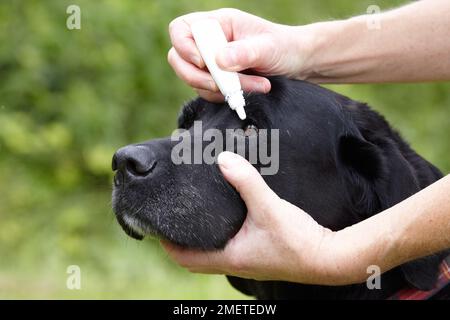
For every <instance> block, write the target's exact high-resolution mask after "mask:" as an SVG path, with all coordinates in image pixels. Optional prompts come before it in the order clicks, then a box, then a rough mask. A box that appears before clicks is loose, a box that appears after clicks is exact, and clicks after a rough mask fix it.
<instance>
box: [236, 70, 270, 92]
mask: <svg viewBox="0 0 450 320" xmlns="http://www.w3.org/2000/svg"><path fill="white" fill-rule="evenodd" d="M239 80H240V81H241V87H242V90H243V91H244V92H261V93H268V92H269V91H270V89H271V84H270V81H269V79H267V78H264V77H260V76H253V75H247V74H242V73H239Z"/></svg>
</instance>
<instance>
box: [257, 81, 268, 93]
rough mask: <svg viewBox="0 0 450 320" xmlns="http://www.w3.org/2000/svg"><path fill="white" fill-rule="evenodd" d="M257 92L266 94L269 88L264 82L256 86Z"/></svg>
mask: <svg viewBox="0 0 450 320" xmlns="http://www.w3.org/2000/svg"><path fill="white" fill-rule="evenodd" d="M258 91H260V92H262V93H267V92H268V91H269V86H268V85H267V82H266V81H262V82H260V83H259V84H258Z"/></svg>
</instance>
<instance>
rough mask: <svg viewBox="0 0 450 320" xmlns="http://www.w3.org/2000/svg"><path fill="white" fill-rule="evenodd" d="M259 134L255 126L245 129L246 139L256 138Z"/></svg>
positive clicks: (248, 126) (251, 125)
mask: <svg viewBox="0 0 450 320" xmlns="http://www.w3.org/2000/svg"><path fill="white" fill-rule="evenodd" d="M257 134H258V128H257V127H256V126H255V125H254V124H249V125H246V126H245V128H244V135H245V136H246V137H251V136H255V135H257Z"/></svg>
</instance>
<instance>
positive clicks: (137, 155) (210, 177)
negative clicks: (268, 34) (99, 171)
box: [113, 78, 440, 249]
mask: <svg viewBox="0 0 450 320" xmlns="http://www.w3.org/2000/svg"><path fill="white" fill-rule="evenodd" d="M271 82H272V90H271V92H270V93H269V94H266V95H262V94H250V95H247V96H246V102H247V106H246V108H245V111H246V113H247V119H246V120H240V119H239V118H238V117H237V115H236V113H235V112H233V111H231V110H230V108H229V107H228V106H227V105H226V104H213V103H210V102H207V101H205V100H203V99H201V98H197V99H195V100H193V101H191V102H189V103H188V104H187V105H185V106H184V108H183V110H182V112H181V115H180V117H179V122H178V125H179V128H182V129H185V130H186V131H185V132H183V133H181V134H179V135H178V136H176V137H177V138H174V137H167V138H163V139H156V140H151V141H147V142H143V143H138V144H133V145H129V146H126V147H123V148H121V149H119V150H118V151H117V152H116V154H115V155H114V158H113V170H116V176H115V179H114V191H113V207H114V211H115V213H116V216H117V218H118V221H119V222H120V224H121V225H122V227H123V228H124V230H125V231H126V232H127V233H128V234H129V235H130V236H132V237H134V238H142V237H143V236H144V235H147V234H153V235H156V236H158V237H161V238H165V239H168V240H170V241H172V242H174V243H177V244H179V245H182V246H186V247H195V248H201V249H213V248H222V247H223V246H224V245H225V244H226V242H227V241H228V240H229V239H230V238H231V237H232V236H233V235H234V234H235V233H236V232H237V231H238V230H239V228H240V226H241V225H242V223H243V220H244V218H245V215H246V208H245V204H244V203H243V201H242V200H241V198H240V197H239V194H238V193H237V192H236V191H235V190H234V189H233V188H232V187H231V186H230V185H229V184H228V183H227V182H226V181H225V180H224V179H223V177H222V175H221V173H220V171H219V169H218V166H217V164H215V163H213V161H211V160H210V159H209V160H208V159H206V156H207V155H209V156H210V158H212V159H214V157H216V156H217V155H218V153H219V152H220V151H222V150H229V151H234V152H237V151H238V152H239V150H238V149H239V148H240V147H241V148H242V147H243V148H244V149H245V150H246V152H245V155H246V157H247V159H249V160H253V161H251V162H252V163H253V164H254V166H255V167H257V168H258V169H260V170H261V171H263V170H264V169H266V175H264V179H265V180H266V182H267V183H268V185H269V186H270V187H271V188H272V189H273V190H274V191H275V192H276V193H277V194H278V195H279V196H280V197H281V198H283V199H285V200H287V201H289V202H291V203H293V204H295V205H297V206H299V207H301V208H302V209H304V210H305V211H306V212H308V213H309V214H310V215H312V217H313V218H314V219H315V220H316V221H317V222H319V223H320V224H322V225H324V226H326V227H328V228H330V229H333V230H338V229H341V228H344V227H346V226H349V225H351V224H354V223H356V222H359V221H361V220H363V219H365V218H367V217H369V216H371V215H373V214H375V213H377V212H379V211H382V210H383V209H385V208H388V207H390V206H392V205H394V204H396V203H397V202H399V201H401V200H403V199H404V198H406V197H408V196H410V195H412V194H413V193H415V192H417V191H418V190H420V189H421V188H423V187H424V186H426V185H427V184H429V183H431V182H433V181H435V180H436V179H437V178H438V177H439V176H440V173H439V171H438V170H437V169H435V168H434V167H433V166H432V165H430V164H429V163H427V162H426V161H425V160H423V159H422V158H420V157H419V156H418V155H417V154H415V153H414V152H413V151H412V150H411V149H410V148H409V147H408V146H407V144H406V143H404V142H403V140H402V139H401V138H400V137H399V136H398V134H397V133H395V132H394V131H392V130H391V128H390V127H389V125H388V124H387V122H386V121H385V120H384V119H383V118H382V117H381V116H380V115H378V114H377V113H375V112H373V111H371V110H370V109H369V108H368V107H367V106H366V105H364V104H360V103H356V102H354V101H352V100H350V99H348V98H346V97H343V96H340V95H338V94H336V93H334V92H332V91H329V90H327V89H325V88H321V87H319V86H316V85H313V84H310V83H307V82H302V81H294V80H286V79H282V78H272V79H271ZM210 129H215V131H213V132H214V133H213V134H211V130H210ZM275 129H276V130H275ZM208 132H209V133H208ZM274 133H276V134H274ZM262 138H264V139H262ZM181 141H183V146H182V147H180V142H181ZM220 142H221V143H220ZM230 142H231V143H230ZM186 146H187V147H186ZM266 149H267V150H266ZM241 150H242V149H241ZM180 159H183V161H179V160H180ZM411 159H413V160H414V161H411ZM267 160H270V161H267ZM186 162H187V163H186ZM268 162H269V163H268ZM190 163H192V164H190ZM418 172H420V174H418ZM263 173H264V172H263ZM280 214H282V213H280Z"/></svg>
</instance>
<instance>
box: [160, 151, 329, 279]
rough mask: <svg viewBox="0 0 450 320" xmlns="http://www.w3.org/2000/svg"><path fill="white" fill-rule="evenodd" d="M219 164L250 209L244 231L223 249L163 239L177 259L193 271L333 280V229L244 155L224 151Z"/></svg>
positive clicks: (275, 277) (272, 277)
mask: <svg viewBox="0 0 450 320" xmlns="http://www.w3.org/2000/svg"><path fill="white" fill-rule="evenodd" d="M218 164H219V167H220V170H221V171H222V174H223V175H224V177H225V178H226V179H227V180H228V182H229V183H231V184H232V185H233V186H234V187H235V188H236V190H237V191H238V192H239V193H240V195H241V197H242V199H243V200H244V201H245V203H246V205H247V209H248V213H247V217H246V219H245V222H244V224H243V226H242V227H241V229H240V231H239V232H238V233H237V234H236V235H235V236H234V237H233V238H232V239H231V240H230V241H229V242H228V244H227V245H226V247H225V248H224V249H223V250H219V251H210V252H205V251H198V250H193V249H186V248H181V247H178V246H176V245H174V244H172V243H169V242H167V241H161V243H162V245H163V247H164V248H165V250H166V251H167V252H168V254H169V256H171V257H172V258H173V259H174V260H175V261H176V262H178V263H179V264H180V265H181V266H183V267H185V268H187V269H189V270H190V271H191V272H201V273H217V274H227V275H234V276H239V277H242V278H251V279H256V280H284V281H293V282H302V283H324V284H326V283H329V282H332V281H333V280H330V274H331V271H330V270H328V268H329V267H331V266H334V263H328V261H329V259H330V258H332V257H333V254H332V251H333V249H332V248H333V246H332V244H333V235H334V232H332V231H330V230H329V229H326V228H324V227H322V226H320V225H319V224H318V223H317V222H316V221H315V220H314V219H313V218H311V216H309V215H308V214H307V213H305V212H304V211H303V210H301V209H299V208H298V207H296V206H294V205H292V204H290V203H288V202H287V201H284V200H282V199H280V198H279V197H278V196H277V195H276V194H275V193H274V192H273V191H272V190H271V189H270V188H269V187H268V186H267V184H266V183H265V182H264V180H263V178H262V177H261V176H260V175H259V173H258V171H257V170H256V169H255V168H254V167H253V166H252V165H251V164H250V163H249V162H248V161H247V160H245V159H244V158H242V157H241V156H239V155H236V154H234V153H231V152H222V153H221V154H220V155H219V157H218Z"/></svg>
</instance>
